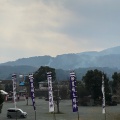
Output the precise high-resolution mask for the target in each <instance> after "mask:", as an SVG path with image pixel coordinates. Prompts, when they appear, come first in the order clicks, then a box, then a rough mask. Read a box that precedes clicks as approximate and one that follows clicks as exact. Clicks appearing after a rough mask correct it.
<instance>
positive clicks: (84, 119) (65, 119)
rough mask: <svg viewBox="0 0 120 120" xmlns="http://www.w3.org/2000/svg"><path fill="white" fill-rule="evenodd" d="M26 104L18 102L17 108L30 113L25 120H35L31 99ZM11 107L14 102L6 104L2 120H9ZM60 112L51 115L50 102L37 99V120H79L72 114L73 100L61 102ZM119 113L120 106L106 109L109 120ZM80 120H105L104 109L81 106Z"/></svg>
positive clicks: (1, 116)
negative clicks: (8, 110)
mask: <svg viewBox="0 0 120 120" xmlns="http://www.w3.org/2000/svg"><path fill="white" fill-rule="evenodd" d="M26 103H27V102H26V101H19V102H17V107H18V108H21V109H22V110H23V111H25V112H27V113H28V116H27V118H25V119H26V120H35V111H34V109H33V106H32V102H31V99H30V98H29V102H28V105H26ZM11 107H14V103H13V102H4V105H3V109H2V113H1V114H0V120H8V118H7V117H6V114H7V109H8V108H11ZM55 109H56V106H55ZM60 112H61V113H62V114H55V116H54V114H51V113H49V110H48V101H45V100H44V99H38V98H36V120H78V114H77V113H73V112H72V106H71V100H61V102H60ZM119 112H120V105H117V106H109V107H106V113H107V115H106V117H107V120H115V116H116V115H118V114H119ZM55 117H56V119H55ZM12 120H13V119H12ZM19 120H23V119H19ZM79 120H104V115H103V114H102V107H100V106H99V107H95V106H93V107H90V106H89V107H84V106H79Z"/></svg>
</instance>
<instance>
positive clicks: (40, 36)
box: [0, 0, 120, 63]
mask: <svg viewBox="0 0 120 120" xmlns="http://www.w3.org/2000/svg"><path fill="white" fill-rule="evenodd" d="M119 32H120V0H0V63H2V62H6V61H12V60H16V59H19V58H23V57H24V58H26V57H32V56H43V55H50V56H56V55H60V54H65V53H80V52H84V51H101V50H103V49H106V48H110V47H115V46H119V45H120V33H119Z"/></svg>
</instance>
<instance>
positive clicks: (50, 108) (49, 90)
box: [47, 72, 54, 112]
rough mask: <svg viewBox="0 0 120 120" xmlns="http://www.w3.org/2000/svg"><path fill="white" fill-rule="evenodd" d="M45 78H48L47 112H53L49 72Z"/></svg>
mask: <svg viewBox="0 0 120 120" xmlns="http://www.w3.org/2000/svg"><path fill="white" fill-rule="evenodd" d="M47 80H48V95H49V112H54V103H53V91H52V77H51V72H48V73H47Z"/></svg>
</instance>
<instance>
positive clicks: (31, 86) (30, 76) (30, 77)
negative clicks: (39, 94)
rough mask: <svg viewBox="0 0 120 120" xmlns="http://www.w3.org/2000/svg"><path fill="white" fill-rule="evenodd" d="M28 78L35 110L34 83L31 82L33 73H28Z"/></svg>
mask: <svg viewBox="0 0 120 120" xmlns="http://www.w3.org/2000/svg"><path fill="white" fill-rule="evenodd" d="M29 80H30V90H31V99H32V103H33V108H34V110H36V106H35V94H34V84H33V80H34V78H33V75H32V74H30V75H29Z"/></svg>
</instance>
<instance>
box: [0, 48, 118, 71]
mask: <svg viewBox="0 0 120 120" xmlns="http://www.w3.org/2000/svg"><path fill="white" fill-rule="evenodd" d="M0 65H6V66H18V65H19V66H20V65H27V66H32V67H37V68H39V67H40V66H50V67H53V68H56V69H64V70H69V69H77V68H89V67H109V68H118V69H120V46H117V47H113V48H109V49H105V50H103V51H100V52H97V51H88V52H82V53H76V54H75V53H73V54H63V55H58V56H56V57H51V56H35V57H30V58H21V59H18V60H16V61H10V62H6V63H2V64H0Z"/></svg>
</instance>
